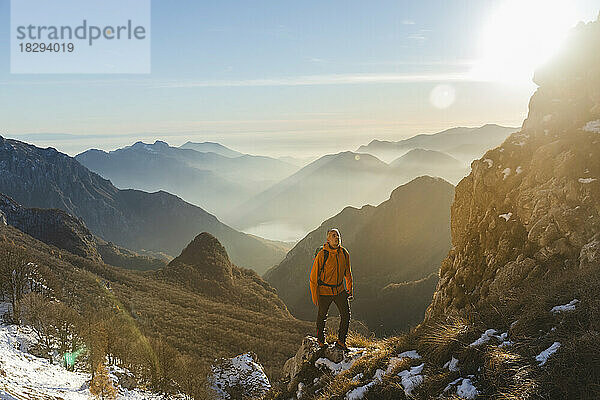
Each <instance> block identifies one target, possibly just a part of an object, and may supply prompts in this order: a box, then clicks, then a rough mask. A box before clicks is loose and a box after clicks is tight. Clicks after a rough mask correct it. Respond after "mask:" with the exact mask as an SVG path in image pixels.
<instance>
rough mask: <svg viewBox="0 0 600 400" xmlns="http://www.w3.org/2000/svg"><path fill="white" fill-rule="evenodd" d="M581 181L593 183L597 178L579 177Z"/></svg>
mask: <svg viewBox="0 0 600 400" xmlns="http://www.w3.org/2000/svg"><path fill="white" fill-rule="evenodd" d="M578 180H579V183H592V182H594V181H595V180H596V178H579V179H578Z"/></svg>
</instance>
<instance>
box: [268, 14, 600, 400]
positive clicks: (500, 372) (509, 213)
mask: <svg viewBox="0 0 600 400" xmlns="http://www.w3.org/2000/svg"><path fill="white" fill-rule="evenodd" d="M599 46H600V18H599V19H598V20H596V21H595V22H591V23H587V24H586V23H580V24H578V25H577V26H576V27H575V28H574V29H573V30H572V31H571V32H570V34H569V35H568V37H567V39H566V41H565V44H564V45H563V48H562V49H561V50H560V51H559V52H558V54H557V55H556V56H555V57H554V58H553V59H551V60H550V61H549V62H548V63H547V64H545V65H544V66H543V67H541V68H539V69H538V70H537V71H536V72H535V75H534V82H535V83H536V84H537V85H538V88H537V90H536V91H535V93H534V94H533V96H532V98H531V100H530V103H529V114H528V116H527V119H526V120H525V121H524V123H523V126H522V127H521V129H520V130H519V131H518V132H515V133H513V134H511V135H510V136H509V137H508V138H507V139H506V140H505V141H504V142H503V143H501V145H500V146H498V147H496V148H494V149H491V150H489V151H487V152H486V153H485V154H484V155H483V156H482V157H481V158H480V159H478V160H475V161H474V162H473V163H472V171H471V173H470V174H469V176H467V177H466V178H464V179H463V180H462V181H461V182H460V183H459V184H458V185H457V187H456V195H455V200H454V203H453V204H452V212H451V214H452V222H451V230H452V248H451V249H450V251H449V252H448V254H447V256H446V258H445V259H444V260H443V262H442V264H441V268H440V271H439V275H440V279H439V283H438V285H437V288H436V292H435V294H434V297H433V300H432V303H431V305H430V307H429V308H428V311H427V313H426V318H425V320H424V321H423V322H422V323H421V324H420V325H419V326H418V327H417V328H416V329H414V330H413V331H411V332H410V333H408V334H406V335H403V336H398V337H391V338H387V339H386V340H381V341H376V342H375V343H372V342H371V343H369V342H368V341H367V342H366V343H365V341H364V340H361V339H360V338H359V339H358V340H356V341H354V342H351V343H350V344H351V345H355V346H356V345H361V347H363V348H364V350H362V351H360V353H359V354H356V353H355V357H354V358H353V359H352V360H348V361H347V362H344V363H334V362H333V361H331V359H328V360H320V361H318V358H317V357H319V355H317V357H315V358H312V359H307V361H308V362H306V363H305V364H303V365H302V368H299V369H298V370H289V369H288V370H286V375H287V377H288V378H287V381H284V384H286V385H287V386H283V387H281V388H278V390H274V391H272V393H273V396H272V397H271V398H276V399H289V398H300V397H301V398H311V397H312V396H313V395H314V394H315V393H326V396H327V397H328V398H346V399H358V398H372V399H376V398H394V399H407V398H411V399H423V400H425V399H432V398H466V399H483V398H485V399H497V398H503V399H509V398H510V399H583V400H592V399H598V398H600V387H599V386H598V382H599V379H600V351H599V348H598V343H599V342H598V339H599V337H600V325H599V324H598V321H599V319H598V315H600V303H599V301H598V293H599V291H600V233H599V232H600V93H599V91H598V88H599V87H600V53H599V52H598V51H597V49H598V48H599ZM518 61H519V60H515V62H518ZM306 340H307V339H304V341H303V345H302V346H300V349H299V350H298V351H299V353H300V357H298V354H297V356H296V357H297V358H301V357H302V354H305V355H309V354H310V352H308V351H306V347H307V346H304V343H305V342H306ZM369 348H371V349H373V350H369ZM290 364H292V363H291V362H290V361H288V362H286V364H284V365H290ZM323 365H325V366H328V367H329V370H330V371H332V372H331V373H323V372H322V370H320V371H321V372H318V371H319V369H318V368H319V367H320V366H323ZM346 368H349V370H347V371H346ZM334 370H335V372H333V371H334ZM298 388H300V389H301V390H300V391H301V393H300V395H298V391H299V389H298Z"/></svg>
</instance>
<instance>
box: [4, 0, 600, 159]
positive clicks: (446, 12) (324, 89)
mask: <svg viewBox="0 0 600 400" xmlns="http://www.w3.org/2000/svg"><path fill="white" fill-rule="evenodd" d="M14 1H19V0H14ZM124 1H126V0H124ZM594 3H595V4H594ZM151 6H152V9H151V10H152V11H151V15H152V17H151V73H149V74H11V73H10V53H9V50H10V41H9V37H10V36H9V35H10V1H9V0H0V18H1V20H0V37H1V38H2V39H1V40H0V135H2V136H5V137H13V138H18V139H21V140H25V141H28V142H30V143H34V144H37V145H40V146H44V147H45V146H52V147H55V148H57V149H58V150H60V151H64V152H66V153H68V154H71V155H75V154H77V153H79V152H81V151H84V150H86V149H88V148H100V149H104V150H111V149H115V148H118V147H122V146H125V145H130V144H132V143H134V142H136V141H138V140H144V141H146V142H153V141H154V140H158V139H160V140H165V141H167V142H168V143H170V144H171V145H181V144H183V143H185V142H187V141H189V140H191V141H218V142H220V143H223V144H225V145H227V146H229V147H232V148H234V149H236V150H240V151H244V152H249V153H253V154H265V155H272V156H279V155H292V156H305V155H315V154H323V153H326V152H336V151H343V150H355V149H356V148H357V147H358V146H359V145H361V144H366V143H368V142H370V141H371V140H373V139H382V140H401V139H403V138H406V137H409V136H413V135H415V134H418V133H433V132H437V131H441V130H443V129H447V128H450V127H454V126H480V125H483V124H486V123H498V124H501V125H506V126H520V125H521V123H522V121H523V119H524V118H525V117H526V115H527V104H528V102H529V97H530V96H531V94H532V93H533V91H534V90H535V85H534V84H533V83H532V82H531V77H532V74H533V70H534V68H535V65H537V64H539V63H540V62H543V60H545V59H546V58H547V57H549V56H550V55H551V53H552V52H554V51H556V49H557V48H558V46H559V45H560V41H561V40H562V38H563V37H564V36H565V35H566V32H567V31H568V29H569V28H570V27H572V26H574V25H576V24H577V22H578V21H591V20H595V19H596V17H597V16H598V11H599V10H600V6H599V5H598V4H597V0H571V1H558V0H543V1H542V0H521V1H514V0H497V1H491V0H461V1H458V0H457V1H448V0H437V1H419V2H415V1H399V0H396V1H387V0H386V1H374V2H365V1H327V2H323V1H312V0H306V1H302V2H291V1H274V0H273V1H261V0H258V1H218V2H213V1H211V2H208V1H201V2H190V1H180V0H173V1H164V0H163V1H158V0H156V1H152V3H151Z"/></svg>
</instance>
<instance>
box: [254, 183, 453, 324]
mask: <svg viewBox="0 0 600 400" xmlns="http://www.w3.org/2000/svg"><path fill="white" fill-rule="evenodd" d="M453 198H454V187H453V186H452V185H451V184H450V183H448V182H446V181H444V180H442V179H440V178H431V177H427V176H423V177H419V178H417V179H414V180H412V181H411V182H409V183H407V184H405V185H403V186H400V187H398V188H397V189H396V190H394V191H393V192H392V194H391V196H390V198H389V200H387V201H385V202H383V203H382V204H380V205H379V206H377V207H373V206H364V207H362V208H360V209H357V208H353V207H347V208H345V209H344V210H343V211H342V212H340V213H339V214H337V215H336V216H334V217H332V218H330V219H328V220H326V221H325V222H323V223H322V224H321V226H320V227H319V228H318V229H315V230H314V231H312V232H310V233H309V234H308V235H307V236H306V237H305V238H304V239H302V240H301V241H300V242H298V244H297V245H296V246H294V248H293V249H292V250H290V252H289V253H288V254H287V256H286V258H285V259H284V260H283V261H282V262H281V263H280V264H279V265H278V266H277V267H274V268H273V269H271V270H269V271H267V273H266V274H265V276H264V277H265V279H266V280H267V281H268V282H269V283H270V284H271V285H273V286H274V287H275V288H276V289H277V291H278V294H279V295H280V296H281V298H283V300H284V301H285V303H286V304H287V306H288V307H289V309H290V311H291V312H292V314H294V315H295V316H297V317H299V318H304V319H312V318H314V313H315V308H314V305H313V304H312V302H311V299H310V292H309V289H308V276H309V274H310V269H311V266H312V262H313V258H314V252H315V249H316V248H318V247H319V246H321V245H322V244H323V243H324V241H325V236H326V231H327V229H329V228H333V227H337V228H339V229H340V232H341V235H342V245H343V246H344V247H346V248H347V249H348V250H349V252H350V261H351V264H352V272H353V275H354V282H355V284H356V289H355V290H356V295H355V302H354V303H353V313H354V314H353V315H355V316H356V318H358V319H361V320H364V321H365V322H367V324H368V325H369V328H370V329H372V330H374V331H377V332H379V333H382V332H383V331H386V332H392V331H394V330H399V329H405V328H407V324H410V323H411V322H418V321H420V320H421V319H422V318H423V315H424V312H425V309H426V307H427V305H428V304H429V302H430V300H431V296H432V294H433V290H434V289H435V282H436V281H437V280H436V279H435V278H430V279H429V280H428V281H427V282H423V283H420V284H416V286H417V287H420V288H422V289H423V290H420V289H418V290H414V287H415V285H412V286H411V285H404V286H402V285H396V286H395V287H389V288H388V289H386V290H383V288H384V287H386V286H388V285H390V284H400V283H402V282H405V281H416V280H420V279H422V278H426V277H428V276H429V275H430V274H432V273H435V272H436V271H437V270H438V268H439V264H440V262H441V260H442V259H443V258H444V257H445V256H446V254H447V252H448V250H449V249H450V204H451V203H452V200H453ZM406 290H413V292H414V293H418V294H419V295H418V296H417V297H416V298H415V299H414V302H416V303H417V304H420V306H419V307H416V308H415V309H414V310H411V315H412V319H410V318H405V317H406V315H405V314H402V315H403V318H400V317H399V314H397V313H391V314H389V313H387V312H386V311H385V310H389V309H390V305H389V304H387V305H385V306H381V305H380V302H382V301H383V300H384V299H393V298H399V299H402V298H403V295H402V293H404V292H405V291H406ZM382 296H383V297H382ZM419 296H420V297H419ZM423 296H424V298H423ZM414 302H413V304H414ZM398 307H403V305H402V304H398ZM382 321H385V324H384V325H385V328H382V327H381V326H380V325H381V323H382Z"/></svg>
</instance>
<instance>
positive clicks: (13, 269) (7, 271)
mask: <svg viewBox="0 0 600 400" xmlns="http://www.w3.org/2000/svg"><path fill="white" fill-rule="evenodd" d="M35 269H36V265H35V264H34V263H32V262H31V259H30V257H29V256H28V255H27V252H26V251H25V249H24V248H22V247H19V246H15V245H10V244H8V243H1V244H0V277H1V280H2V287H3V289H4V290H5V291H6V292H8V298H9V299H10V302H11V306H12V322H13V323H15V324H20V323H21V304H20V303H21V299H22V298H23V295H24V294H25V293H26V289H27V284H28V282H29V279H30V278H31V276H32V274H33V271H35Z"/></svg>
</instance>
